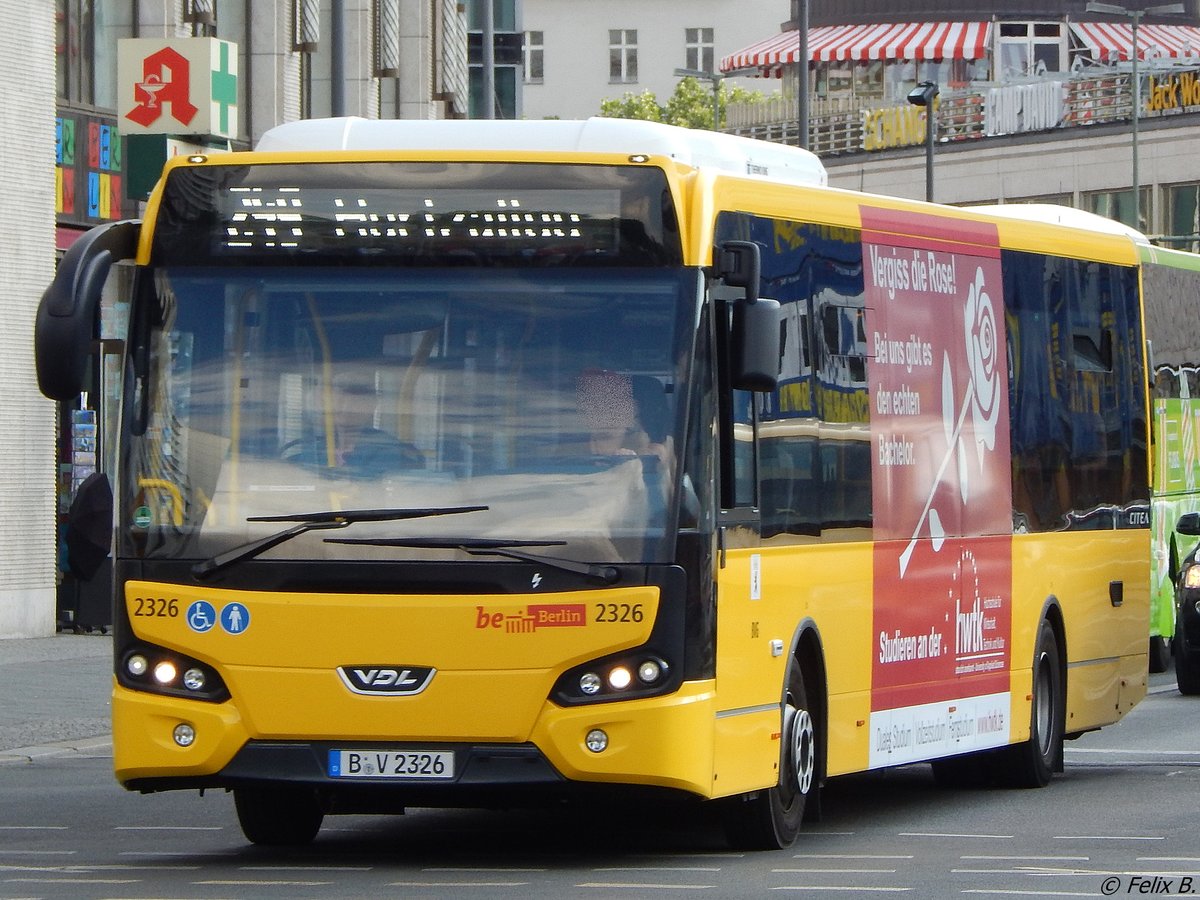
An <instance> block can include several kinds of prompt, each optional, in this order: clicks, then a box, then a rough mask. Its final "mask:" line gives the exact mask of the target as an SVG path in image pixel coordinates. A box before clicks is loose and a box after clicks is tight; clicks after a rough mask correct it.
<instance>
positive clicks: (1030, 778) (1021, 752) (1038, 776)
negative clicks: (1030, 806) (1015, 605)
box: [997, 619, 1066, 788]
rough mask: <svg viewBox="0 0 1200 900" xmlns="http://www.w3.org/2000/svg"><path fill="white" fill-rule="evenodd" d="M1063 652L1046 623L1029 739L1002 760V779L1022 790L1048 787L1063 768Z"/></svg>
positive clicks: (1035, 673) (1036, 666)
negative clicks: (1055, 774)
mask: <svg viewBox="0 0 1200 900" xmlns="http://www.w3.org/2000/svg"><path fill="white" fill-rule="evenodd" d="M1065 710H1066V693H1065V691H1064V690H1063V673H1062V653H1061V650H1060V649H1059V646H1058V638H1057V636H1055V634H1054V629H1053V628H1052V627H1051V625H1050V623H1049V622H1047V621H1045V620H1044V619H1043V620H1042V624H1041V627H1040V628H1039V629H1038V639H1037V645H1036V649H1035V650H1034V654H1033V711H1032V714H1031V716H1030V726H1029V740H1027V741H1025V742H1024V743H1021V744H1013V745H1012V746H1011V747H1006V748H1005V749H1004V750H1003V751H1002V754H1001V758H1000V760H999V762H1000V766H999V767H998V771H997V774H998V775H999V777H1000V780H1001V781H1002V782H1003V783H1005V784H1007V785H1009V786H1011V787H1021V788H1035V787H1045V786H1046V785H1047V784H1049V783H1050V778H1051V776H1052V775H1053V774H1054V773H1055V772H1056V771H1059V770H1061V768H1062V746H1063V721H1064V717H1065V714H1066V713H1065Z"/></svg>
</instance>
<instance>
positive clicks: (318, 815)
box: [233, 788, 325, 847]
mask: <svg viewBox="0 0 1200 900" xmlns="http://www.w3.org/2000/svg"><path fill="white" fill-rule="evenodd" d="M233 802H234V806H235V807H236V808H237V816H238V822H239V824H240V825H241V826H242V834H244V835H245V836H246V840H248V841H249V842H250V843H252V844H262V845H264V846H267V847H298V846H301V845H303V844H307V843H309V842H310V841H312V839H313V838H314V837H316V836H317V832H318V831H320V829H321V822H322V820H323V819H324V818H325V813H324V812H323V811H322V810H321V806H320V804H319V803H318V801H317V797H316V794H314V793H313V792H312V791H311V790H305V789H304V788H237V789H235V790H234V792H233Z"/></svg>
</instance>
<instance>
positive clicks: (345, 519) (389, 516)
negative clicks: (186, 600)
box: [192, 506, 488, 578]
mask: <svg viewBox="0 0 1200 900" xmlns="http://www.w3.org/2000/svg"><path fill="white" fill-rule="evenodd" d="M485 509H488V507H486V506H440V507H438V506H435V507H431V508H425V509H343V510H328V511H320V512H309V513H289V514H286V515H281V516H250V517H249V518H247V519H246V521H247V522H297V523H299V524H297V525H294V526H292V527H291V528H285V529H284V530H283V531H279V532H276V533H275V534H272V535H268V536H267V537H265V538H260V539H259V540H257V541H250V542H249V543H246V544H242V545H241V546H239V547H234V548H233V549H232V550H226V551H225V552H224V553H218V554H217V555H216V556H213V557H211V558H209V559H206V560H204V561H203V562H198V563H196V564H195V565H194V566H192V575H194V576H195V577H196V578H208V577H210V576H212V575H215V574H216V573H217V572H219V571H221V570H222V569H226V568H228V567H229V566H232V565H235V564H237V563H240V562H243V561H245V560H247V559H253V558H254V557H256V556H259V555H261V554H263V553H266V552H267V551H268V550H270V549H271V548H272V547H278V546H279V545H280V544H282V543H284V542H286V541H290V540H291V539H292V538H294V537H296V536H297V535H301V534H304V533H305V532H307V531H320V530H322V529H326V528H345V527H346V526H348V525H353V524H354V523H355V522H394V521H399V520H401V519H426V518H429V517H431V516H453V515H457V514H459V513H469V512H480V511H482V510H485Z"/></svg>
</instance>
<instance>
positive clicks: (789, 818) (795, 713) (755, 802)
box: [722, 660, 819, 850]
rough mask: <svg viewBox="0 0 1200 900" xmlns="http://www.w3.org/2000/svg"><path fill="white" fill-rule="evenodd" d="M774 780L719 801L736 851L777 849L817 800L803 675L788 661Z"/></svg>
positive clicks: (814, 743) (791, 838)
mask: <svg viewBox="0 0 1200 900" xmlns="http://www.w3.org/2000/svg"><path fill="white" fill-rule="evenodd" d="M780 744H781V747H780V759H779V783H778V784H777V785H775V786H774V787H772V788H769V789H767V790H761V791H753V792H751V793H749V794H745V795H743V796H740V797H731V798H729V799H728V800H725V801H722V803H723V804H724V807H723V809H722V813H723V817H722V818H723V823H724V826H725V834H726V837H727V838H728V839H729V843H730V844H731V845H732V846H733V847H735V848H736V849H739V850H781V849H784V848H786V847H790V846H791V845H792V844H793V843H795V841H796V837H797V835H799V833H800V826H801V823H802V822H803V821H804V812H805V808H806V806H807V805H808V804H810V803H814V804H815V802H816V792H817V789H818V787H817V778H818V775H819V769H818V765H817V752H818V751H817V748H818V734H817V726H816V721H815V719H814V718H813V714H812V707H811V706H810V705H809V702H808V692H807V689H806V687H805V684H804V675H803V673H802V672H801V671H800V666H799V664H798V663H797V662H796V661H795V660H793V661H792V664H791V668H790V669H789V670H788V682H787V690H786V691H785V692H784V701H783V728H782V731H781V735H780Z"/></svg>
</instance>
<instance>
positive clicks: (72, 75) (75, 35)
mask: <svg viewBox="0 0 1200 900" xmlns="http://www.w3.org/2000/svg"><path fill="white" fill-rule="evenodd" d="M54 26H55V40H54V43H55V48H54V50H55V56H56V67H57V78H56V82H57V83H56V87H57V96H58V98H59V99H60V100H66V101H68V102H71V103H81V104H85V105H88V106H98V107H102V108H105V109H116V106H117V84H116V78H117V40H118V38H123V37H133V12H132V8H131V7H130V5H129V4H121V3H95V2H89V0H57V2H56V3H55V7H54Z"/></svg>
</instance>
